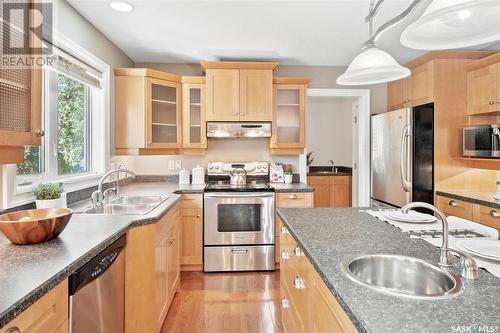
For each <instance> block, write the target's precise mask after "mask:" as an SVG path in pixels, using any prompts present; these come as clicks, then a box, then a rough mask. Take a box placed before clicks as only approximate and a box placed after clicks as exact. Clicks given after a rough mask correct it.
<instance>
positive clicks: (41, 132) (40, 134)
mask: <svg viewBox="0 0 500 333" xmlns="http://www.w3.org/2000/svg"><path fill="white" fill-rule="evenodd" d="M35 133H36V135H38V136H44V135H45V130H43V129H42V130H37V131H36V132H35Z"/></svg>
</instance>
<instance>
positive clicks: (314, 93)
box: [300, 89, 371, 207]
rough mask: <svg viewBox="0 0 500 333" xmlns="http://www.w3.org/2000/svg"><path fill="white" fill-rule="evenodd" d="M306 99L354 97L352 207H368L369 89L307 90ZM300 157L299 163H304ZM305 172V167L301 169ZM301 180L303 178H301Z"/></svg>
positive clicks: (369, 159)
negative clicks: (355, 151)
mask: <svg viewBox="0 0 500 333" xmlns="http://www.w3.org/2000/svg"><path fill="white" fill-rule="evenodd" d="M306 96H307V97H355V98H357V99H358V103H359V116H358V156H357V170H358V181H357V184H358V191H357V192H358V202H357V203H355V202H354V201H353V206H357V207H369V206H370V189H371V186H370V165H371V163H370V161H371V157H370V115H371V111H370V89H307V93H306ZM305 160H306V159H305V157H302V158H301V159H300V161H301V162H302V161H305ZM301 170H303V171H304V172H307V171H306V170H307V167H305V166H303V167H302V168H301ZM301 178H305V176H304V177H301Z"/></svg>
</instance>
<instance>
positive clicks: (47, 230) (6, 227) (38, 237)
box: [0, 208, 73, 245]
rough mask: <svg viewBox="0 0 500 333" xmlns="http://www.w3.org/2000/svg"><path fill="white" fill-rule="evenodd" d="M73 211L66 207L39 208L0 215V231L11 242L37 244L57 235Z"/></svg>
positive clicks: (64, 226)
mask: <svg viewBox="0 0 500 333" xmlns="http://www.w3.org/2000/svg"><path fill="white" fill-rule="evenodd" d="M72 214H73V211H72V210H71V209H68V208H41V209H29V210H22V211H18V212H14V213H9V214H4V215H0V231H2V233H3V234H4V235H5V237H7V238H8V239H9V240H10V241H11V242H12V243H14V244H18V245H25V244H37V243H41V242H45V241H48V240H51V239H52V238H55V237H57V236H59V234H60V233H61V232H62V231H63V230H64V228H66V225H67V224H68V222H69V220H70V218H71V215H72Z"/></svg>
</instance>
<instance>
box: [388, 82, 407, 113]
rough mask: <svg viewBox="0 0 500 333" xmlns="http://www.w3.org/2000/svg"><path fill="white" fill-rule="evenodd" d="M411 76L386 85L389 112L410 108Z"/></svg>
mask: <svg viewBox="0 0 500 333" xmlns="http://www.w3.org/2000/svg"><path fill="white" fill-rule="evenodd" d="M410 100H411V76H410V77H407V78H405V79H402V80H397V81H393V82H389V83H388V84H387V108H388V109H389V111H394V110H399V109H403V108H406V107H410Z"/></svg>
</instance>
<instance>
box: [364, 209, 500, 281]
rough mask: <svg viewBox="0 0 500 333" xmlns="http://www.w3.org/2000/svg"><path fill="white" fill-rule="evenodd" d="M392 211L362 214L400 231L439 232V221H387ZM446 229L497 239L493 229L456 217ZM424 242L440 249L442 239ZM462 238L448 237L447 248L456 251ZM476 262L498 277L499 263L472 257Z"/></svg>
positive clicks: (368, 211) (496, 231)
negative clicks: (464, 230) (471, 232)
mask: <svg viewBox="0 0 500 333" xmlns="http://www.w3.org/2000/svg"><path fill="white" fill-rule="evenodd" d="M391 211H394V210H393V209H389V210H387V209H385V210H363V212H365V213H367V214H369V215H371V216H374V217H376V218H378V219H379V220H382V221H385V222H387V223H389V224H392V225H393V226H395V227H397V228H399V229H401V230H402V231H413V230H441V229H442V226H441V221H439V220H438V221H436V222H432V223H405V222H397V221H393V220H391V219H389V218H388V217H387V214H388V213H389V212H391ZM448 228H449V229H450V230H451V229H467V230H471V231H474V232H477V233H480V234H482V235H485V236H487V237H489V238H493V239H498V230H497V229H494V228H490V227H488V226H485V225H482V224H479V223H476V222H472V221H469V220H465V219H462V218H460V217H456V216H449V217H448ZM422 239H423V240H425V241H426V242H428V243H430V244H432V245H434V246H436V247H441V243H442V238H422ZM462 239H463V238H456V237H453V236H451V235H450V236H449V246H450V248H452V249H456V250H457V246H456V244H457V242H459V241H460V240H462ZM473 257H474V259H475V260H476V263H477V266H478V267H482V268H484V269H486V270H487V271H488V272H490V273H491V274H493V275H495V276H497V277H500V262H498V261H494V260H488V259H482V258H478V257H476V256H473Z"/></svg>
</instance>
